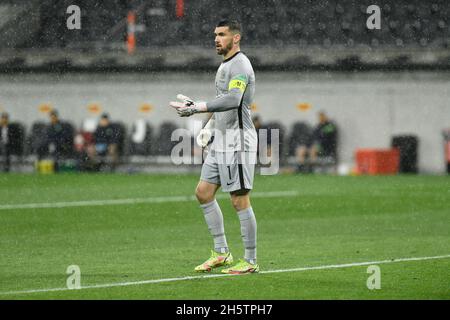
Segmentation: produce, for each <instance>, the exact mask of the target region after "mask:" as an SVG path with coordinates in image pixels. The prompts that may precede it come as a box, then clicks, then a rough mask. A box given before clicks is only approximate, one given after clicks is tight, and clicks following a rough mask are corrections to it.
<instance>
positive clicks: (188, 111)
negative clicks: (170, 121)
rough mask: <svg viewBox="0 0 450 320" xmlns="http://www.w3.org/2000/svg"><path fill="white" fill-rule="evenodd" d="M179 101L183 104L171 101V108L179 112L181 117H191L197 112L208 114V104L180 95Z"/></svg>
mask: <svg viewBox="0 0 450 320" xmlns="http://www.w3.org/2000/svg"><path fill="white" fill-rule="evenodd" d="M177 99H179V100H181V101H183V102H177V101H171V102H170V106H171V107H173V108H175V109H176V110H177V113H178V115H179V116H180V117H190V116H192V115H193V114H194V113H197V112H206V102H203V101H199V102H195V101H194V100H192V99H191V98H189V97H186V96H185V95H182V94H178V95H177Z"/></svg>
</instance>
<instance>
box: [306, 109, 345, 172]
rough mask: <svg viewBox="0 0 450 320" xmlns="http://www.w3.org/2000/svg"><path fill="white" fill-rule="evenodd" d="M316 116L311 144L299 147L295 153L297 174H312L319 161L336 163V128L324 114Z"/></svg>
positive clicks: (320, 113) (321, 112)
mask: <svg viewBox="0 0 450 320" xmlns="http://www.w3.org/2000/svg"><path fill="white" fill-rule="evenodd" d="M318 116H319V123H318V124H317V126H316V128H315V129H314V131H313V134H312V143H311V144H310V145H308V144H305V145H304V146H301V147H299V149H298V151H297V159H298V171H299V172H312V171H313V168H314V167H315V166H317V165H318V164H319V163H318V162H319V159H325V158H326V159H329V160H330V161H331V162H335V161H336V158H337V150H336V146H337V127H336V125H335V124H334V122H333V121H331V120H330V119H329V118H328V116H327V115H326V114H325V112H323V111H320V112H319V113H318ZM307 160H309V161H307Z"/></svg>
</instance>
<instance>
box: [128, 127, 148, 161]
mask: <svg viewBox="0 0 450 320" xmlns="http://www.w3.org/2000/svg"><path fill="white" fill-rule="evenodd" d="M152 149H153V128H152V127H151V126H150V125H149V124H148V123H147V122H146V121H145V120H143V119H139V120H137V121H135V122H134V123H133V125H132V128H131V136H130V141H129V153H130V155H142V156H148V155H151V154H152Z"/></svg>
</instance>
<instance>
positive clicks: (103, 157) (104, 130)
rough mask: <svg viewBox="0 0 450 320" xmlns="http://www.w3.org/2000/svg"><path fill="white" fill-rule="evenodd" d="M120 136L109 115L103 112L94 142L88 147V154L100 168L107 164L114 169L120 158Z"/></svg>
mask: <svg viewBox="0 0 450 320" xmlns="http://www.w3.org/2000/svg"><path fill="white" fill-rule="evenodd" d="M118 138H119V132H118V130H117V128H116V127H115V126H114V125H113V124H112V123H111V122H110V119H109V115H108V114H106V113H104V114H102V116H101V117H100V121H99V123H98V127H97V129H96V130H95V132H94V143H93V144H92V145H90V146H89V147H88V156H89V158H90V160H91V161H93V162H94V163H96V164H97V165H98V169H100V168H101V166H103V165H104V164H107V165H109V166H110V169H111V171H114V169H115V167H116V165H117V162H118V158H119V149H118V144H119V139H118Z"/></svg>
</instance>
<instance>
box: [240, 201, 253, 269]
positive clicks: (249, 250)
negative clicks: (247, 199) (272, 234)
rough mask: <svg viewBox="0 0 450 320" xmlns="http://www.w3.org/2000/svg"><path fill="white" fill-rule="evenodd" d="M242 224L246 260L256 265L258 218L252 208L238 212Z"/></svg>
mask: <svg viewBox="0 0 450 320" xmlns="http://www.w3.org/2000/svg"><path fill="white" fill-rule="evenodd" d="M238 215H239V220H240V222H241V235H242V240H243V241H244V248H245V253H244V259H245V260H246V261H247V262H249V263H251V264H256V218H255V214H254V213H253V209H252V207H250V208H247V209H244V210H241V211H238Z"/></svg>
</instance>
